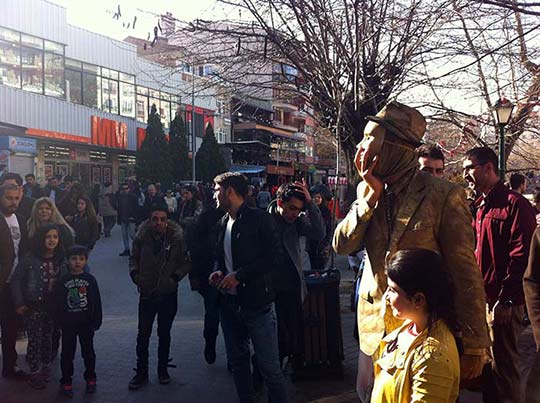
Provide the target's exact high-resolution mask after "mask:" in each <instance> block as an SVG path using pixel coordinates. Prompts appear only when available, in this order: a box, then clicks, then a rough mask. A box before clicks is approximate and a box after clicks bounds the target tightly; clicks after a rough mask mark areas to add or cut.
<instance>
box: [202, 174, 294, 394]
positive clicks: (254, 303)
mask: <svg viewBox="0 0 540 403" xmlns="http://www.w3.org/2000/svg"><path fill="white" fill-rule="evenodd" d="M214 183H215V187H214V191H215V193H214V197H215V199H216V201H217V206H218V208H221V209H223V210H224V211H226V212H227V214H225V216H224V217H223V218H222V219H221V220H220V222H219V223H218V242H217V247H216V253H217V262H218V271H215V272H214V273H212V274H211V275H210V278H209V281H210V283H211V284H212V285H214V286H216V287H217V288H218V289H220V290H221V291H222V293H223V295H222V301H221V303H220V316H221V326H222V328H223V334H224V336H225V346H226V349H227V357H228V359H229V363H230V365H231V368H232V372H233V376H234V382H235V385H236V391H237V393H238V396H239V398H240V402H241V403H253V402H255V396H254V395H255V392H254V389H253V383H252V380H251V372H250V351H249V340H251V343H252V345H253V349H254V351H255V355H256V356H257V362H258V366H259V370H260V372H261V374H262V376H263V378H264V381H265V383H266V385H267V386H268V393H269V397H270V400H271V401H272V402H279V403H287V402H289V398H288V396H287V390H286V385H285V379H284V377H283V373H282V372H281V367H280V364H279V354H278V345H277V326H276V314H275V310H274V304H273V301H274V293H273V291H272V285H271V275H272V272H273V271H274V270H275V269H276V268H277V267H279V266H280V265H281V263H282V256H283V252H282V248H281V244H280V239H279V237H278V236H277V232H276V227H275V223H274V220H273V219H272V217H271V216H270V215H269V214H268V213H266V212H264V211H262V210H258V209H253V208H249V207H247V206H246V204H245V203H244V201H245V197H246V195H247V192H248V182H247V179H246V178H245V177H244V176H243V175H241V174H239V173H231V172H227V173H224V174H221V175H218V176H217V177H216V178H215V179H214Z"/></svg>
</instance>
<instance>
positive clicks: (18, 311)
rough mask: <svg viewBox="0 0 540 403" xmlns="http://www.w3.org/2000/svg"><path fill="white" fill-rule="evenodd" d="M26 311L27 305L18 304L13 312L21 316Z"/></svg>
mask: <svg viewBox="0 0 540 403" xmlns="http://www.w3.org/2000/svg"><path fill="white" fill-rule="evenodd" d="M26 311H28V307H27V306H26V305H23V306H20V307H18V308H17V309H15V313H16V314H17V315H20V316H23V315H24V314H25V313H26Z"/></svg>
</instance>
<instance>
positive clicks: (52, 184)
mask: <svg viewBox="0 0 540 403" xmlns="http://www.w3.org/2000/svg"><path fill="white" fill-rule="evenodd" d="M61 182H62V175H55V176H51V177H50V178H47V186H45V189H43V197H48V198H49V199H50V200H51V201H52V202H53V203H56V201H57V200H61V199H62V197H63V195H62V194H63V190H62V189H61V188H60V183H61Z"/></svg>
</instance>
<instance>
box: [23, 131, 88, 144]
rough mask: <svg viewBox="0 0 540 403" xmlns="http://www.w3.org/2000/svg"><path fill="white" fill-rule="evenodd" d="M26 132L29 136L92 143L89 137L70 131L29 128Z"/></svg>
mask: <svg viewBox="0 0 540 403" xmlns="http://www.w3.org/2000/svg"><path fill="white" fill-rule="evenodd" d="M26 134H28V135H29V136H37V137H46V138H49V139H55V140H67V141H76V142H77V143H90V139H89V138H88V137H83V136H77V135H74V134H68V133H60V132H51V131H48V130H40V129H33V128H28V129H26Z"/></svg>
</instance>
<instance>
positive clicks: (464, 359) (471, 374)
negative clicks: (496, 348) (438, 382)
mask: <svg viewBox="0 0 540 403" xmlns="http://www.w3.org/2000/svg"><path fill="white" fill-rule="evenodd" d="M484 364H485V359H484V356H482V355H472V354H463V355H462V356H461V379H462V380H470V379H474V378H478V377H479V376H480V375H481V374H482V369H483V368H484Z"/></svg>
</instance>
